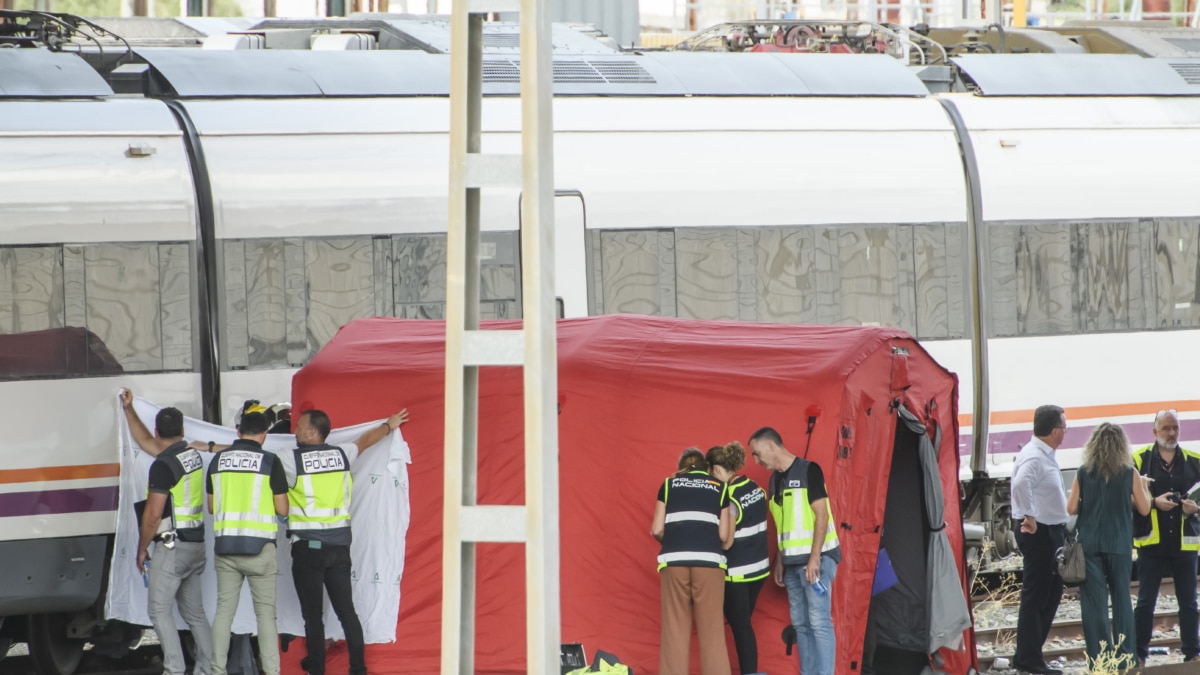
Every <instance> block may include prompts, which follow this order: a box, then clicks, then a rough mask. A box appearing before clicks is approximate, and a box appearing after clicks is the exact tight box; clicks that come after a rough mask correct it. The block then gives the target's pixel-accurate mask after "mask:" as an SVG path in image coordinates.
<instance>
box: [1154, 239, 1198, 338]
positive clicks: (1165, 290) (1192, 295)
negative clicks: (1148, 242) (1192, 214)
mask: <svg viewBox="0 0 1200 675" xmlns="http://www.w3.org/2000/svg"><path fill="white" fill-rule="evenodd" d="M1153 250H1154V282H1155V283H1154V288H1155V289H1156V290H1157V297H1156V302H1155V303H1154V305H1153V307H1154V308H1155V309H1156V310H1157V311H1156V312H1155V314H1154V319H1155V322H1156V325H1157V326H1158V327H1161V328H1176V327H1178V328H1184V327H1193V326H1200V297H1198V293H1197V284H1198V283H1200V277H1198V276H1197V269H1198V268H1200V220H1197V219H1194V218H1192V219H1169V220H1168V219H1163V220H1159V221H1157V222H1155V223H1154V249H1153Z"/></svg>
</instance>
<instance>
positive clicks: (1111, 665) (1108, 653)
mask: <svg viewBox="0 0 1200 675" xmlns="http://www.w3.org/2000/svg"><path fill="white" fill-rule="evenodd" d="M1124 642H1125V636H1124V635H1121V636H1120V637H1119V638H1118V639H1117V644H1115V645H1113V646H1112V647H1109V646H1108V642H1107V641H1106V640H1101V641H1100V653H1099V654H1097V655H1096V658H1095V659H1092V658H1089V659H1088V660H1087V672H1088V673H1089V675H1120V673H1124V672H1125V671H1126V670H1128V669H1130V668H1132V667H1133V666H1134V665H1135V664H1134V663H1133V659H1131V658H1130V656H1129V655H1128V654H1121V653H1119V652H1118V651H1117V649H1118V648H1119V647H1120V645H1121V644H1123V643H1124Z"/></svg>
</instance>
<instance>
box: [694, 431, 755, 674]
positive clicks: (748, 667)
mask: <svg viewBox="0 0 1200 675" xmlns="http://www.w3.org/2000/svg"><path fill="white" fill-rule="evenodd" d="M706 459H707V460H708V465H709V470H710V471H711V472H712V475H713V476H715V477H717V478H718V479H720V480H722V481H725V483H726V484H727V485H728V486H729V511H730V512H731V513H732V516H733V524H734V533H733V546H731V547H730V548H729V550H728V551H726V552H725V558H726V561H727V564H728V568H727V569H726V570H725V620H726V621H728V622H729V628H730V629H732V631H733V644H734V647H735V648H736V649H737V655H738V667H739V668H740V671H741V672H742V673H744V674H745V675H749V674H750V673H757V672H758V640H757V638H755V636H754V626H753V625H752V624H751V621H750V618H751V616H753V614H754V604H755V602H756V601H757V600H758V592H759V591H761V590H762V587H763V582H764V581H766V579H767V577H768V576H770V574H771V561H770V558H769V553H768V551H767V513H768V510H767V493H766V492H764V491H763V489H762V488H761V487H759V486H758V484H757V483H755V482H754V481H752V480H750V479H749V478H747V477H745V476H739V475H738V473H737V472H738V471H740V470H741V468H742V467H743V466H745V464H746V450H745V448H743V447H742V444H741V443H738V442H737V441H733V442H732V443H728V444H726V445H717V446H714V447H711V448H709V449H708V454H707V456H706Z"/></svg>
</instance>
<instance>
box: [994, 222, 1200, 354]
mask: <svg viewBox="0 0 1200 675" xmlns="http://www.w3.org/2000/svg"><path fill="white" fill-rule="evenodd" d="M989 239H990V243H991V246H990V251H991V256H992V257H991V261H990V268H991V275H992V276H991V280H990V282H991V286H990V288H989V290H990V291H991V294H992V315H991V321H992V335H994V336H1018V335H1058V334H1066V333H1076V332H1079V333H1096V332H1107V331H1123V330H1145V329H1154V328H1177V327H1181V328H1182V327H1194V326H1197V325H1200V306H1197V300H1198V298H1197V297H1196V295H1197V293H1196V282H1197V265H1198V260H1200V254H1198V251H1197V247H1198V245H1200V241H1198V240H1200V221H1197V220H1196V219H1161V220H1143V221H1135V220H1120V221H1086V222H1074V223H997V224H992V225H991V226H990V234H989Z"/></svg>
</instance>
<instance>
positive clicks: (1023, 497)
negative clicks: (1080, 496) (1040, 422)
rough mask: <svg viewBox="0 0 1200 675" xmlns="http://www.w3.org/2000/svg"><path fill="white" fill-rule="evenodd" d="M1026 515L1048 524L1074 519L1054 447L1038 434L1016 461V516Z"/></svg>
mask: <svg viewBox="0 0 1200 675" xmlns="http://www.w3.org/2000/svg"><path fill="white" fill-rule="evenodd" d="M1025 516H1033V519H1034V520H1036V521H1037V522H1039V523H1042V524H1044V525H1063V524H1065V523H1066V522H1067V520H1069V519H1070V515H1068V514H1067V493H1066V491H1065V490H1063V482H1062V471H1061V470H1060V469H1059V468H1058V461H1057V460H1056V459H1054V448H1051V447H1050V446H1048V445H1046V444H1045V443H1043V442H1042V441H1041V440H1040V439H1038V438H1037V437H1034V438H1032V439H1030V441H1029V442H1028V443H1026V444H1025V447H1023V448H1021V452H1019V453H1017V461H1016V463H1015V464H1014V465H1013V476H1012V517H1013V518H1016V519H1017V520H1022V519H1024V518H1025Z"/></svg>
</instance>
